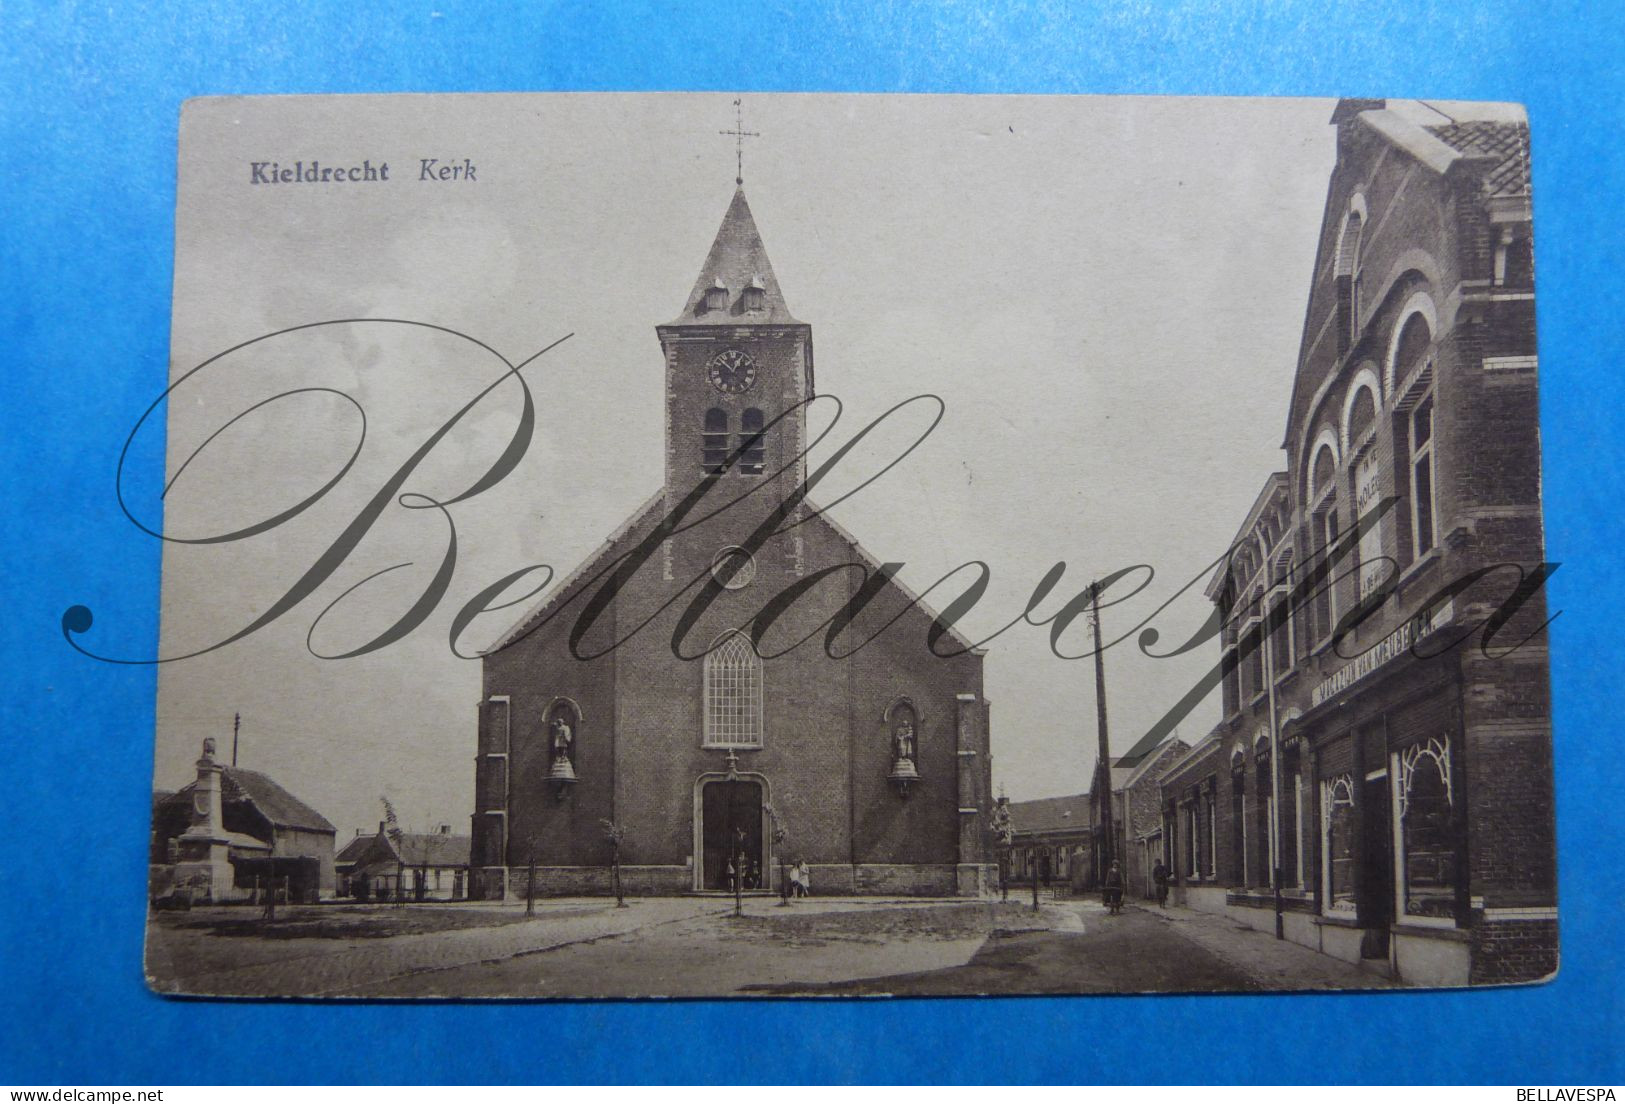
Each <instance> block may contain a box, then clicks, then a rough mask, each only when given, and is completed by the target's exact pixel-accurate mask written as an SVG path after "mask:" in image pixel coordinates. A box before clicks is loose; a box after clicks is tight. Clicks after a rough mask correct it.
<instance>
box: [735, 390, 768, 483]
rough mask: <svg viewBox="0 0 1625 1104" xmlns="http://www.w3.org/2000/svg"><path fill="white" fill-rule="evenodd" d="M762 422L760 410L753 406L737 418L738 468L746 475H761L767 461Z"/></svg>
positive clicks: (765, 440)
mask: <svg viewBox="0 0 1625 1104" xmlns="http://www.w3.org/2000/svg"><path fill="white" fill-rule="evenodd" d="M762 424H763V418H762V412H761V411H760V410H757V409H756V408H755V407H754V406H753V407H751V408H750V409H748V410H746V411H745V413H744V414H743V415H741V416H740V419H739V470H740V471H741V472H743V473H744V474H746V475H761V474H762V468H763V466H764V465H765V464H766V463H767V438H766V436H765V435H764V432H763V429H762Z"/></svg>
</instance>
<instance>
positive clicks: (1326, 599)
mask: <svg viewBox="0 0 1625 1104" xmlns="http://www.w3.org/2000/svg"><path fill="white" fill-rule="evenodd" d="M1312 471H1313V472H1314V475H1313V476H1312V478H1311V479H1310V484H1309V486H1310V492H1309V493H1310V502H1311V505H1312V511H1313V512H1312V513H1311V514H1310V537H1309V546H1310V550H1311V552H1312V554H1313V555H1314V556H1316V557H1317V558H1318V557H1329V556H1331V555H1333V553H1334V551H1335V549H1336V547H1337V535H1338V528H1337V490H1336V483H1337V458H1336V456H1335V454H1334V453H1333V452H1332V447H1331V445H1330V444H1323V445H1321V446H1320V449H1319V451H1317V452H1316V453H1315V462H1314V465H1313V468H1312ZM1338 574H1339V572H1338V566H1337V565H1336V564H1333V565H1332V568H1331V569H1330V570H1329V571H1328V572H1327V573H1326V577H1325V578H1324V579H1321V580H1320V581H1319V582H1318V583H1316V584H1315V593H1314V596H1313V601H1312V602H1311V603H1310V611H1311V616H1312V617H1313V618H1314V625H1313V626H1312V638H1313V639H1316V640H1318V639H1321V638H1323V637H1326V636H1329V635H1330V634H1331V631H1332V625H1333V623H1334V622H1335V621H1336V620H1337V593H1336V592H1337V587H1336V585H1335V584H1336V578H1337V576H1338Z"/></svg>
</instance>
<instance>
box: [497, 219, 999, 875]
mask: <svg viewBox="0 0 1625 1104" xmlns="http://www.w3.org/2000/svg"><path fill="white" fill-rule="evenodd" d="M656 333H657V336H658V338H659V341H660V346H661V349H662V351H663V353H664V359H665V380H666V385H665V394H664V400H665V407H666V428H665V439H666V461H665V469H666V470H665V479H664V483H663V485H662V487H661V489H660V490H659V491H658V492H657V493H655V494H654V495H653V496H652V497H651V498H650V499H649V500H648V501H647V502H646V503H645V504H644V505H643V506H642V507H641V508H639V509H638V510H637V511H636V512H635V513H634V514H633V516H632V517H631V518H629V519H628V520H627V521H626V522H625V523H624V525H623V526H622V527H621V528H620V529H619V530H618V531H617V532H615V533H614V534H612V535H611V536H610V538H609V539H608V540H607V541H606V542H605V544H604V545H603V546H602V547H601V548H600V549H599V551H598V552H596V553H595V554H594V555H593V556H591V557H589V559H588V560H587V562H585V563H583V564H582V565H581V566H580V567H578V568H577V569H576V571H575V572H574V573H573V574H572V575H570V576H568V577H567V578H566V579H565V580H564V581H563V582H562V583H561V584H560V585H559V586H558V587H557V588H555V589H554V590H553V592H552V593H551V594H549V595H548V596H547V597H546V598H544V599H543V600H542V601H541V603H540V604H539V605H538V606H537V607H536V608H534V609H532V610H531V611H530V612H528V613H527V614H526V615H525V616H524V617H523V618H521V619H520V620H519V622H518V623H516V624H515V625H514V626H513V627H512V629H511V630H510V631H509V632H508V633H507V634H506V635H505V636H504V637H503V638H501V639H500V640H499V641H498V642H497V644H496V645H495V646H494V647H493V648H492V649H491V650H490V651H488V652H487V653H486V655H485V657H484V659H483V661H482V662H483V683H484V685H483V697H482V700H481V703H480V717H479V734H478V748H477V761H476V777H475V791H476V792H475V808H474V810H473V816H472V826H473V847H472V854H471V857H470V867H471V877H470V888H471V892H472V894H473V895H475V896H480V897H485V898H493V897H502V896H510V897H511V896H514V895H523V894H525V893H526V892H527V891H529V889H530V888H532V887H531V886H530V885H529V882H530V879H531V875H532V871H534V879H535V885H534V890H535V892H536V893H538V894H567V893H598V892H607V891H609V889H610V877H611V863H612V860H613V858H614V857H615V845H614V844H613V843H612V842H611V839H610V833H609V829H608V825H609V824H614V825H615V826H617V827H618V829H619V833H620V844H619V858H620V862H621V872H622V877H623V881H624V885H625V888H626V890H627V892H629V893H635V894H662V893H664V894H675V893H689V892H703V891H720V890H726V889H729V888H731V885H732V878H733V875H734V871H735V870H737V871H738V872H739V876H740V878H741V880H742V881H743V882H744V884H745V886H746V888H762V889H766V888H770V887H773V886H775V885H776V884H777V883H778V879H779V873H780V871H781V869H782V867H783V865H784V864H786V863H796V862H805V863H806V864H807V865H808V867H809V868H810V870H811V881H812V886H813V889H814V892H817V893H841V894H845V893H884V894H894V893H895V894H915V895H970V894H976V893H980V892H982V891H984V890H985V889H986V888H987V886H988V884H989V882H990V880H991V879H992V878H994V877H995V876H996V873H995V871H996V868H995V867H993V866H992V865H991V861H990V858H989V856H988V849H987V846H986V840H985V834H986V823H987V819H988V813H989V810H990V800H989V784H990V762H989V754H988V724H989V709H988V703H987V701H986V698H985V697H984V694H983V682H982V663H983V658H982V653H981V652H980V651H979V650H976V649H973V648H972V647H971V646H970V645H969V644H968V643H967V642H966V641H964V640H963V639H962V638H960V637H959V636H958V635H957V634H956V633H954V632H952V631H942V630H941V629H940V628H939V627H938V626H937V625H936V615H935V614H934V613H933V612H931V611H930V610H929V609H927V608H925V607H924V606H923V605H922V604H921V603H920V602H919V600H918V599H917V598H916V597H915V596H914V595H912V594H911V593H910V592H909V591H907V589H906V588H904V587H903V586H902V585H901V584H900V583H898V582H896V581H895V580H894V579H892V578H891V574H892V572H893V571H895V569H896V565H889V566H888V565H883V564H882V563H881V561H879V560H877V559H875V558H874V557H872V556H871V555H870V554H869V553H868V552H866V551H865V550H864V549H863V548H862V547H861V546H860V545H859V544H858V542H857V541H856V540H855V539H854V538H853V537H852V536H851V535H850V534H848V533H846V532H845V531H844V530H843V529H841V527H840V526H839V525H837V524H836V523H835V522H834V521H832V520H831V519H830V518H828V517H827V516H826V515H824V514H823V513H822V512H820V511H819V509H818V507H817V506H816V505H814V503H813V502H812V501H809V500H808V499H807V498H806V497H804V496H805V492H806V488H804V485H803V484H804V480H805V479H806V478H807V471H806V465H805V462H804V460H803V452H804V450H805V449H806V447H807V444H808V442H807V430H806V404H807V402H808V401H809V400H811V399H812V397H813V395H814V390H813V343H812V330H811V327H810V326H808V325H807V324H805V323H803V322H800V321H798V320H796V319H795V318H794V317H793V316H792V315H791V313H790V310H789V307H788V305H787V304H786V302H785V299H784V296H783V293H782V291H781V290H780V288H779V285H778V282H777V279H776V278H775V276H774V273H773V269H772V266H771V265H770V264H769V262H768V258H767V253H766V250H765V248H764V247H763V244H762V239H761V236H760V235H759V233H758V232H757V229H756V225H755V222H754V219H753V217H752V215H751V211H750V207H749V205H748V204H747V202H746V200H745V194H744V191H743V189H742V188H741V189H740V190H738V191H736V192H735V194H734V196H733V200H732V202H731V204H730V205H729V207H728V210H727V213H726V215H725V217H724V218H723V221H722V225H721V228H720V229H719V231H718V233H717V236H716V240H715V243H714V244H713V245H712V247H711V250H710V253H709V255H708V256H707V257H706V259H705V262H704V265H703V267H702V269H701V272H700V275H699V278H698V279H697V280H696V281H695V284H694V287H693V290H692V292H691V293H690V294H689V296H688V300H687V302H686V304H685V305H684V308H683V311H682V314H681V315H680V316H679V317H678V318H677V319H676V320H675V321H673V322H671V323H669V324H667V325H663V326H659V327H657V328H656ZM649 399H650V401H654V399H655V396H652V395H651V396H649ZM798 642H799V643H798Z"/></svg>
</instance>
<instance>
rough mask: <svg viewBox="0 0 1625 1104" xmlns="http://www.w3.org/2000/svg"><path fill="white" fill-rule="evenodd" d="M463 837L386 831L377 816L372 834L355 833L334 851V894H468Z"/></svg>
mask: <svg viewBox="0 0 1625 1104" xmlns="http://www.w3.org/2000/svg"><path fill="white" fill-rule="evenodd" d="M470 843H471V840H470V838H469V837H468V836H455V835H452V832H451V825H449V824H442V825H441V826H440V830H439V831H437V832H393V833H392V832H391V831H390V830H389V829H388V826H387V825H386V824H385V823H384V822H382V821H380V822H379V824H378V831H377V833H376V834H373V835H362V834H361V832H360V831H359V830H358V831H357V832H356V836H355V838H354V839H352V840H351V841H350V842H349V843H347V844H345V845H344V850H343V851H341V852H340V853H339V860H340V861H339V864H338V865H339V870H340V874H339V894H340V896H346V897H355V898H357V899H358V900H375V901H376V900H387V899H391V898H395V897H397V896H404V897H406V898H408V899H411V900H417V901H422V900H438V901H461V900H463V899H464V898H465V897H466V896H467V895H468V855H469V845H470Z"/></svg>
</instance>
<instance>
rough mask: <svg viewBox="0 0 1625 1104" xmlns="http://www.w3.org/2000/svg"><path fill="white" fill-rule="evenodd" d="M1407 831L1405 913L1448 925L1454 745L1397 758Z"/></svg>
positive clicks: (1422, 747) (1434, 744) (1439, 744)
mask: <svg viewBox="0 0 1625 1104" xmlns="http://www.w3.org/2000/svg"><path fill="white" fill-rule="evenodd" d="M1394 758H1395V760H1396V766H1397V772H1396V777H1395V780H1394V788H1395V790H1396V796H1397V800H1398V802H1399V822H1400V826H1401V829H1402V832H1401V837H1400V852H1401V856H1402V862H1401V866H1400V870H1401V882H1400V895H1401V900H1400V904H1401V911H1402V913H1403V915H1405V916H1408V917H1418V916H1420V917H1434V918H1445V919H1449V918H1452V917H1454V916H1455V909H1456V848H1455V842H1454V831H1453V829H1452V827H1451V807H1452V794H1451V786H1450V741H1449V739H1448V738H1447V739H1445V740H1442V741H1441V740H1437V739H1432V740H1428V741H1427V742H1426V743H1425V744H1416V745H1413V746H1412V747H1410V748H1408V749H1406V750H1405V751H1403V752H1401V753H1399V754H1397V755H1395V756H1394Z"/></svg>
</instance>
